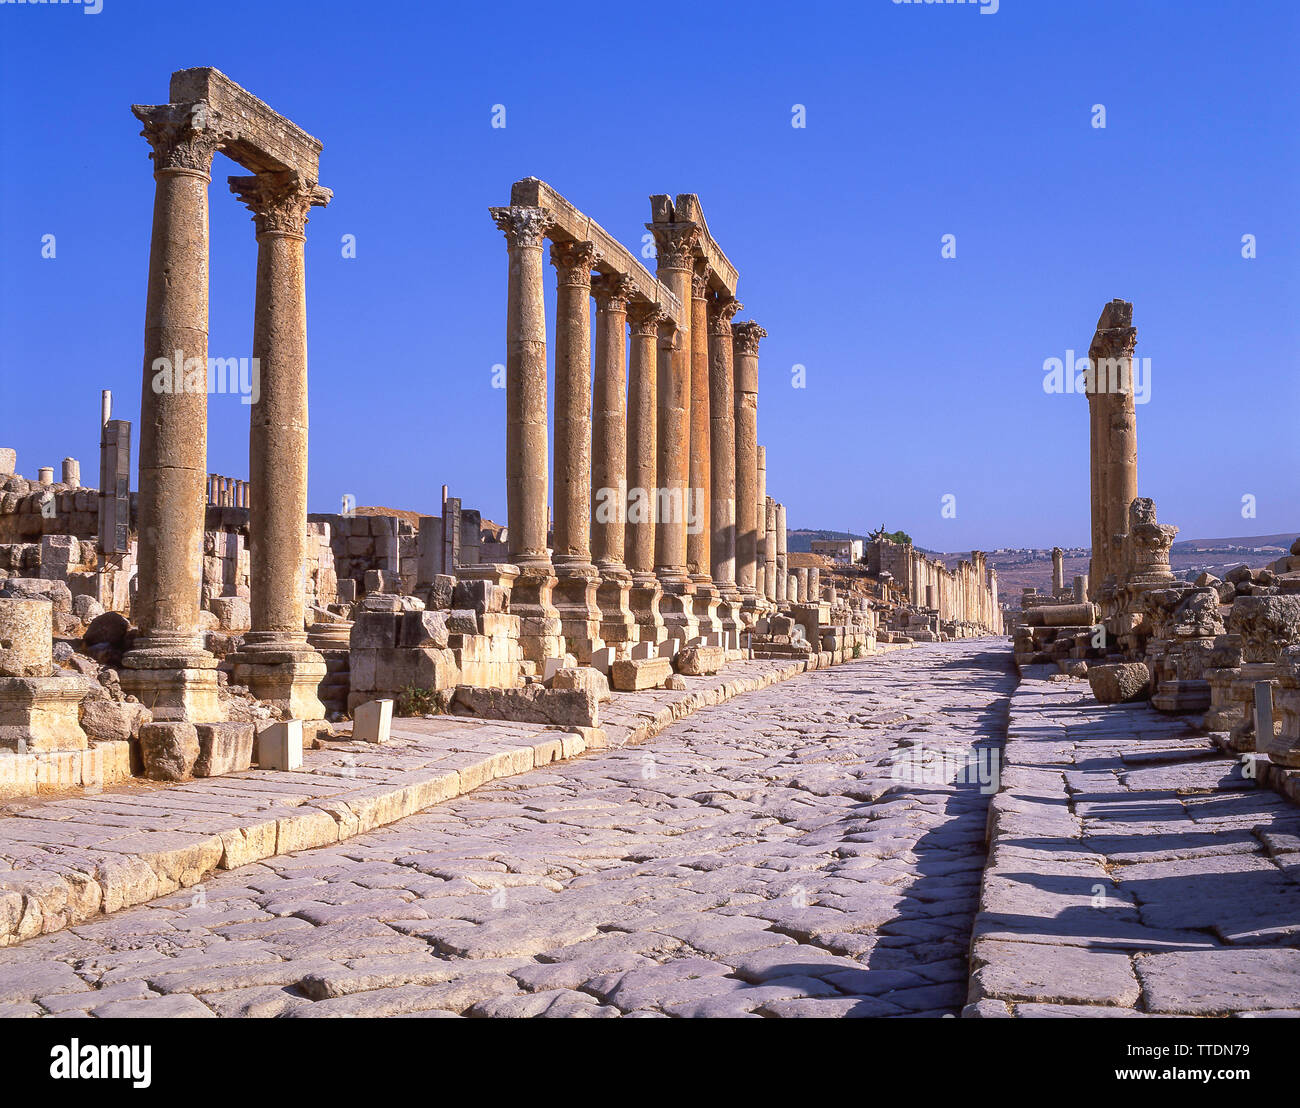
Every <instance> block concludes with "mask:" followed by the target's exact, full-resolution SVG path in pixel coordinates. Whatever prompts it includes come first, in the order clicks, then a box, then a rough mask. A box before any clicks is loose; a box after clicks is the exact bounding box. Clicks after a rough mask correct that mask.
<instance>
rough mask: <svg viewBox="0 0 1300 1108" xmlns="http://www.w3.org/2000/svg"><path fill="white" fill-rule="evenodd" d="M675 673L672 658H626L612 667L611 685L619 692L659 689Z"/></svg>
mask: <svg viewBox="0 0 1300 1108" xmlns="http://www.w3.org/2000/svg"><path fill="white" fill-rule="evenodd" d="M672 673H673V663H672V660H671V659H670V658H624V659H622V660H620V661H617V662H615V663H614V664H613V665H612V666H611V667H610V684H611V685H613V686H614V688H615V689H617V690H618V691H619V692H638V691H639V690H641V689H654V688H658V687H659V686H660V685H662V684H663V683H664V682H665V681H667V680H668V678H669V677H671V676H672Z"/></svg>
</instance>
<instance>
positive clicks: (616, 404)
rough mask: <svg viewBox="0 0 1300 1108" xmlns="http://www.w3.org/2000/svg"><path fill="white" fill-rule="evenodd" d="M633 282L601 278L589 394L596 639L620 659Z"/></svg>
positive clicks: (629, 627) (631, 626) (629, 624)
mask: <svg viewBox="0 0 1300 1108" xmlns="http://www.w3.org/2000/svg"><path fill="white" fill-rule="evenodd" d="M631 291H632V282H631V281H630V280H629V279H628V278H626V277H609V276H604V277H600V278H598V279H597V280H595V281H593V282H592V293H593V295H594V296H595V298H596V379H595V387H594V390H593V392H592V419H591V423H592V457H591V500H592V515H593V524H592V543H591V546H592V556H593V557H594V558H595V561H596V569H597V571H598V572H599V574H600V585H599V587H598V588H597V591H596V603H597V605H598V607H599V608H600V637H601V639H602V640H603V641H604V642H605V643H607V644H608V645H610V646H612V647H614V649H615V650H616V651H617V652H618V655H619V656H620V657H625V656H627V654H628V653H629V652H630V649H631V644H632V643H633V642H635V641H636V637H637V635H636V620H635V619H634V618H633V616H632V609H631V606H630V600H629V590H630V589H631V587H632V575H631V573H629V572H628V568H627V564H626V562H625V543H624V534H625V527H626V525H627V501H628V483H627V308H628V297H629V296H630V294H631Z"/></svg>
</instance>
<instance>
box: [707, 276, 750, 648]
mask: <svg viewBox="0 0 1300 1108" xmlns="http://www.w3.org/2000/svg"><path fill="white" fill-rule="evenodd" d="M708 307H709V319H708V329H709V458H710V476H709V488H710V493H711V497H710V518H709V532H710V542H711V551H710V563H709V564H710V570H709V572H710V575H711V576H712V578H713V583H714V585H715V586H716V587H717V590H718V596H719V601H720V602H719V605H718V618H719V619H720V620H721V621H722V630H723V631H724V632H726V633H727V634H732V635H734V634H739V632H740V630H741V621H740V604H741V600H742V595H741V592H740V589H739V588H738V587H737V584H736V405H735V367H734V364H733V340H732V332H731V318H732V316H734V315H735V314H736V312H738V311H739V310H740V309H741V307H742V305H741V303H740V301H738V300H736V299H735V298H734V297H731V296H718V297H715V298H714V299H713V300H712V301H711V302H709V305H708ZM736 641H737V642H739V640H738V639H737V640H736Z"/></svg>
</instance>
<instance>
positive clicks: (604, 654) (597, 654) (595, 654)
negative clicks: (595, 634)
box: [590, 646, 614, 677]
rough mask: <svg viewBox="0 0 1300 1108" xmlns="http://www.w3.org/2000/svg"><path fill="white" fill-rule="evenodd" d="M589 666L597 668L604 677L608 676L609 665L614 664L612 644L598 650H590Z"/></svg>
mask: <svg viewBox="0 0 1300 1108" xmlns="http://www.w3.org/2000/svg"><path fill="white" fill-rule="evenodd" d="M590 664H591V668H592V669H598V670H600V672H601V673H603V674H604V675H605V676H606V677H608V676H609V667H610V666H612V665H613V664H614V648H613V647H612V646H606V647H602V648H601V649H600V650H593V651H592V652H591V663H590Z"/></svg>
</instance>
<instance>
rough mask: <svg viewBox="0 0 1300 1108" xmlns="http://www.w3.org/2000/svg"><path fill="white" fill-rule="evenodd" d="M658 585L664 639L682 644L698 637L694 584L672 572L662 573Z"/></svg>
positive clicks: (698, 624) (683, 576)
mask: <svg viewBox="0 0 1300 1108" xmlns="http://www.w3.org/2000/svg"><path fill="white" fill-rule="evenodd" d="M659 583H660V587H661V589H662V592H661V593H660V596H659V614H660V615H661V616H662V617H663V621H664V629H665V631H666V632H667V635H666V637H667V638H672V639H678V640H680V641H681V643H683V644H684V643H686V642H689V641H690V640H691V639H694V638H696V637H698V636H699V633H700V623H699V620H698V619H697V618H696V616H695V583H694V582H693V581H692V580H691V579H690V578H689V577H687V576H686V575H685V574H682V575H680V576H678V575H677V574H676V573H674V572H673V571H672V570H668V571H665V572H663V573H662V574H661V576H660V581H659ZM661 641H662V640H661Z"/></svg>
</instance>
